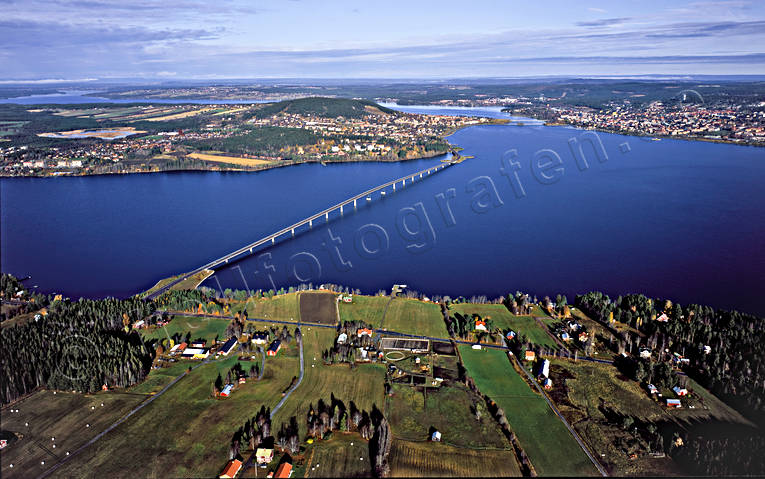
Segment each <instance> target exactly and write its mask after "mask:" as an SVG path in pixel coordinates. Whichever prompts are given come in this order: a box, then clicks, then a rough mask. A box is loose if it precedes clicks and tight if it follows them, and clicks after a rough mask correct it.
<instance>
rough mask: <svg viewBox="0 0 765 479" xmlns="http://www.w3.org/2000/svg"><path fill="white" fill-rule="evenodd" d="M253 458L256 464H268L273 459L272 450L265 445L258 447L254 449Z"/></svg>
mask: <svg viewBox="0 0 765 479" xmlns="http://www.w3.org/2000/svg"><path fill="white" fill-rule="evenodd" d="M255 460H256V461H257V463H258V464H270V463H271V461H273V460H274V450H273V449H267V448H265V447H259V448H258V450H257V451H255Z"/></svg>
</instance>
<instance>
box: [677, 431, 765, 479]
mask: <svg viewBox="0 0 765 479" xmlns="http://www.w3.org/2000/svg"><path fill="white" fill-rule="evenodd" d="M719 436H720V435H719V432H716V433H715V434H714V437H708V436H699V435H696V436H693V437H691V438H689V439H688V440H687V441H686V442H687V444H685V446H684V447H680V448H677V449H675V450H673V451H672V457H673V459H675V460H676V461H678V462H679V463H680V464H682V465H683V466H684V467H685V468H687V469H688V470H690V471H693V473H695V474H699V475H705V476H711V477H725V476H749V477H756V476H762V475H763V474H765V454H763V451H765V436H763V435H762V434H761V433H752V431H747V432H740V433H735V434H725V437H719Z"/></svg>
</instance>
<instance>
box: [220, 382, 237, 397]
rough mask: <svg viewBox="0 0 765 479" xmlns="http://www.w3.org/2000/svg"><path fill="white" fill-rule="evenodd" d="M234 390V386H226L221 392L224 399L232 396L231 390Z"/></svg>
mask: <svg viewBox="0 0 765 479" xmlns="http://www.w3.org/2000/svg"><path fill="white" fill-rule="evenodd" d="M232 389H234V385H233V384H226V386H225V387H224V388H223V391H221V392H220V395H221V396H223V397H224V398H227V397H229V396H231V390H232Z"/></svg>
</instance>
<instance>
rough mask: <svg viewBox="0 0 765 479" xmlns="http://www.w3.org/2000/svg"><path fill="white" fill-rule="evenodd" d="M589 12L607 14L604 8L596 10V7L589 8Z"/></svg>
mask: <svg viewBox="0 0 765 479" xmlns="http://www.w3.org/2000/svg"><path fill="white" fill-rule="evenodd" d="M587 10H589V11H591V12H595V13H606V11H605V10H603V9H602V8H596V7H589V8H587Z"/></svg>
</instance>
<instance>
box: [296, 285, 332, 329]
mask: <svg viewBox="0 0 765 479" xmlns="http://www.w3.org/2000/svg"><path fill="white" fill-rule="evenodd" d="M336 298H337V296H336V295H335V294H333V293H301V294H300V297H299V302H300V320H301V321H305V322H307V323H320V324H337V300H336Z"/></svg>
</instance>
